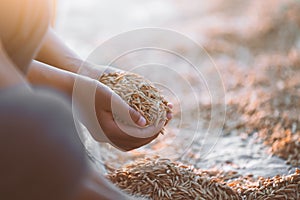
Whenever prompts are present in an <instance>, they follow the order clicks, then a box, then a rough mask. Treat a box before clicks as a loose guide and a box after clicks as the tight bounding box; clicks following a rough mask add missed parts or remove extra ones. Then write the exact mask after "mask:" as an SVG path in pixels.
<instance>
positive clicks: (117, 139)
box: [100, 112, 160, 151]
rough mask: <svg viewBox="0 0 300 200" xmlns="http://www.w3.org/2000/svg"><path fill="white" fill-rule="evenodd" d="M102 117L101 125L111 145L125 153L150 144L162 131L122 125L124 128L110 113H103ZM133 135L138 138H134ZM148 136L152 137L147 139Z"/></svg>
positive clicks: (150, 127) (151, 127)
mask: <svg viewBox="0 0 300 200" xmlns="http://www.w3.org/2000/svg"><path fill="white" fill-rule="evenodd" d="M100 117H101V118H102V119H103V120H101V121H100V125H101V127H102V129H103V131H104V132H105V134H106V136H107V137H108V139H109V140H110V143H111V144H112V145H113V146H115V147H117V148H119V149H121V150H123V151H129V150H132V149H136V148H138V147H141V146H143V145H145V144H148V143H149V142H151V141H152V140H153V139H155V138H156V137H157V136H158V134H157V133H158V132H159V131H160V129H159V130H157V127H155V128H153V126H149V127H147V128H139V127H132V126H130V125H124V124H122V125H121V126H122V127H120V124H121V123H116V122H115V121H113V117H112V115H111V113H109V112H106V113H102V114H101V116H100ZM124 130H125V131H124ZM128 131H131V132H128ZM133 133H134V135H137V136H138V137H134V136H132V135H133ZM146 135H150V137H145V136H146Z"/></svg>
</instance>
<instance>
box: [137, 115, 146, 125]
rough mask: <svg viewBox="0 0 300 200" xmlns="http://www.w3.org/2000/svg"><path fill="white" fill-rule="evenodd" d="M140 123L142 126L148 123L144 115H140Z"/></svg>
mask: <svg viewBox="0 0 300 200" xmlns="http://www.w3.org/2000/svg"><path fill="white" fill-rule="evenodd" d="M137 124H138V125H140V126H145V125H146V119H145V118H144V117H142V116H141V117H140V118H139V121H138V122H137Z"/></svg>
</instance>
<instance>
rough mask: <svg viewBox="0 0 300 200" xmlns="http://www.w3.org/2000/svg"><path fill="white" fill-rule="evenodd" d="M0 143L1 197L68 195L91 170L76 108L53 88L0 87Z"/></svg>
mask: <svg viewBox="0 0 300 200" xmlns="http://www.w3.org/2000/svg"><path fill="white" fill-rule="evenodd" d="M0 148H1V150H0V158H1V161H0V199H9V200H20V199H22V200H41V199H43V200H54V199H55V200H67V199H70V198H72V195H74V194H75V192H76V190H77V189H78V187H79V185H80V182H81V180H82V179H83V177H84V176H85V174H86V170H87V166H86V160H85V155H84V150H83V146H82V144H81V142H80V139H79V137H78V135H77V132H76V128H75V125H74V121H73V116H72V112H71V107H70V105H69V104H68V103H67V102H66V100H65V99H64V98H62V97H60V96H59V95H57V93H56V92H53V91H42V90H39V92H34V93H31V92H29V93H28V92H22V88H18V89H12V90H9V91H0Z"/></svg>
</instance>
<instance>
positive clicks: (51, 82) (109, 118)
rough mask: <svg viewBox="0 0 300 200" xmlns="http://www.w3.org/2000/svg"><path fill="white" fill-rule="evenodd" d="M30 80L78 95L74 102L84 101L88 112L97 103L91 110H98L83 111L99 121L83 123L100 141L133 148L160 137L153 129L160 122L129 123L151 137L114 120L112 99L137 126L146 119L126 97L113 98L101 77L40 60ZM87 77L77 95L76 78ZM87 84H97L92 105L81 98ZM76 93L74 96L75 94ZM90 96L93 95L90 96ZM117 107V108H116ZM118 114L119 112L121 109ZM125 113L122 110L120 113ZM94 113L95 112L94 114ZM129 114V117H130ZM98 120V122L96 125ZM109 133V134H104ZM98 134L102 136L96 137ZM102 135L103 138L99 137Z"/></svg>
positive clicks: (156, 128)
mask: <svg viewBox="0 0 300 200" xmlns="http://www.w3.org/2000/svg"><path fill="white" fill-rule="evenodd" d="M27 77H28V80H29V81H30V82H31V83H32V84H35V85H46V86H50V87H53V88H56V89H58V90H60V91H62V92H64V93H65V94H67V95H68V96H70V97H73V98H74V97H75V99H73V100H75V102H76V101H78V102H83V103H82V104H79V105H80V110H82V111H83V112H86V110H87V109H85V108H90V107H89V106H94V107H93V108H92V112H95V113H84V114H85V115H86V116H90V115H89V114H95V118H96V122H95V123H93V122H90V121H91V120H87V121H86V122H85V123H84V125H85V126H86V127H87V128H88V130H89V131H90V132H91V134H92V136H93V137H94V138H95V139H96V140H97V141H99V142H109V143H111V144H112V145H114V146H117V147H119V148H121V149H123V150H131V149H134V148H138V147H140V146H142V145H145V144H147V143H149V142H151V141H152V140H153V139H154V138H156V137H157V134H155V135H154V136H153V133H157V132H159V130H160V129H161V128H162V125H161V126H160V125H159V126H157V127H155V126H148V127H146V128H141V127H137V126H136V125H133V124H131V125H129V127H130V130H131V131H132V132H135V133H137V134H140V135H149V136H150V135H152V136H151V137H144V138H137V137H132V136H130V135H128V134H127V133H125V132H124V131H123V130H124V129H123V130H121V128H120V126H119V125H120V124H117V122H116V121H115V120H114V117H113V110H112V109H113V108H112V101H114V103H115V104H114V105H115V106H116V107H114V108H115V110H116V111H123V112H126V113H128V112H129V114H130V117H131V119H132V121H134V122H135V124H137V125H138V126H144V125H145V124H144V123H145V119H144V118H143V117H142V115H141V114H140V113H139V112H137V111H135V110H134V109H133V108H131V107H130V106H129V105H128V104H126V103H125V102H124V101H123V100H121V99H120V98H113V97H116V96H117V95H116V94H115V93H114V92H113V91H112V90H110V89H109V88H108V87H107V86H105V85H103V84H102V83H100V82H99V81H95V80H93V79H90V78H87V77H83V76H80V75H78V74H75V73H72V72H68V71H65V70H61V69H57V68H54V67H52V66H49V65H47V64H44V63H40V62H37V61H34V62H32V64H31V66H30V67H29V70H28V74H27ZM79 80H80V81H84V84H86V85H85V87H84V88H83V90H82V92H83V95H82V96H80V95H79V96H74V95H73V92H74V91H73V86H74V83H75V81H79ZM87 87H95V97H94V98H95V101H94V104H93V105H90V104H88V105H84V101H81V99H84V98H85V96H86V90H89V88H87ZM72 95H73V96H72ZM88 98H90V97H89V96H88ZM115 110H114V111H115ZM118 114H119V113H118ZM121 114H122V113H120V115H118V116H121ZM91 116H93V115H91ZM127 117H128V116H126V115H122V116H121V119H122V120H123V121H128V119H127ZM130 117H129V118H130ZM92 119H94V118H93V117H92ZM95 124H96V125H95ZM99 125H100V127H101V129H100V130H99V129H94V126H99ZM103 135H104V136H106V137H107V138H105V137H104V139H103V140H102V138H103V137H101V136H103ZM97 136H99V137H97ZM99 138H100V139H99Z"/></svg>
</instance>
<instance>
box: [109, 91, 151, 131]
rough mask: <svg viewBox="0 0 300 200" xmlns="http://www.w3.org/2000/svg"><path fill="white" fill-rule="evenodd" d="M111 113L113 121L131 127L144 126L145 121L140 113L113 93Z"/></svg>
mask: <svg viewBox="0 0 300 200" xmlns="http://www.w3.org/2000/svg"><path fill="white" fill-rule="evenodd" d="M111 111H112V113H113V116H114V118H115V120H116V119H117V120H120V121H122V122H125V123H126V124H128V125H132V126H136V125H138V126H142V127H143V126H145V125H146V119H145V118H144V117H143V116H142V114H141V113H139V112H138V111H136V110H135V109H133V108H132V107H130V106H129V105H128V104H127V103H126V102H125V101H124V100H123V99H122V98H121V97H120V96H119V95H117V94H115V93H113V94H112V97H111Z"/></svg>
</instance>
